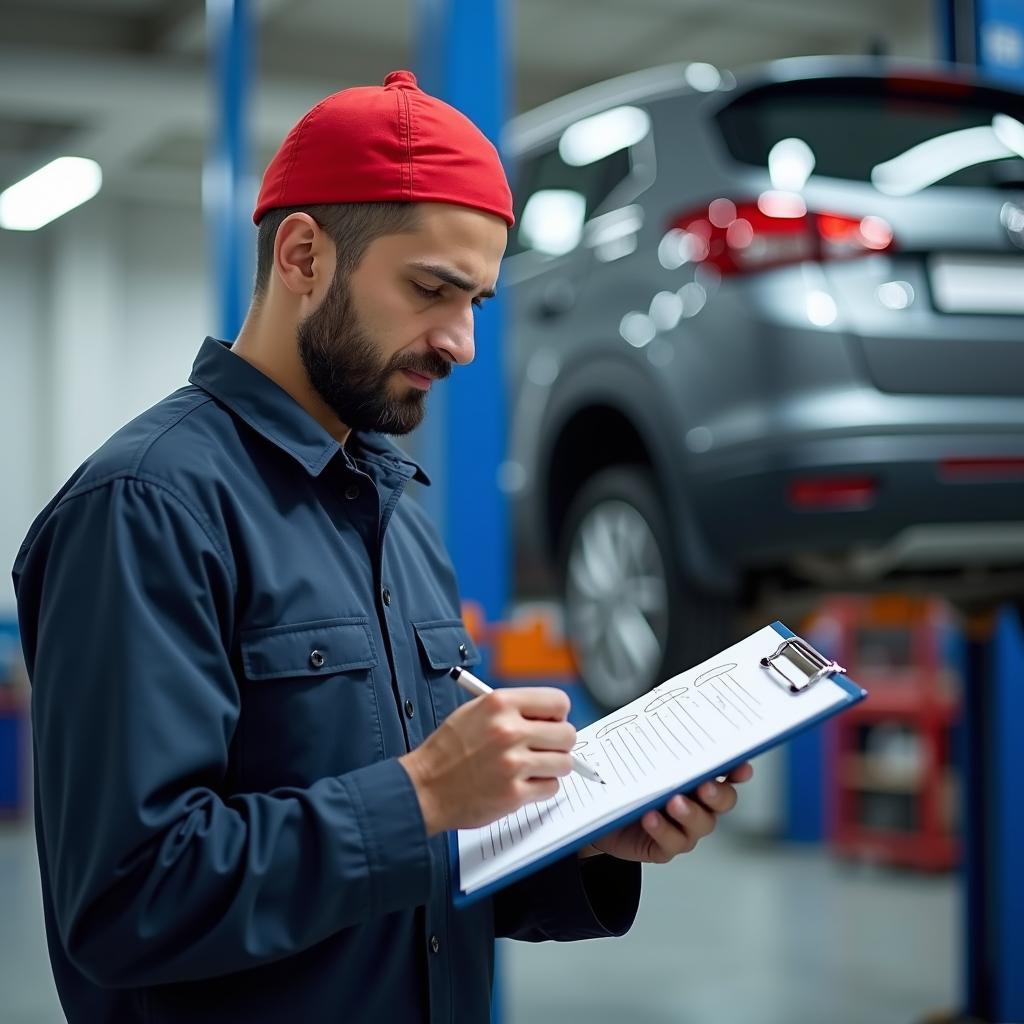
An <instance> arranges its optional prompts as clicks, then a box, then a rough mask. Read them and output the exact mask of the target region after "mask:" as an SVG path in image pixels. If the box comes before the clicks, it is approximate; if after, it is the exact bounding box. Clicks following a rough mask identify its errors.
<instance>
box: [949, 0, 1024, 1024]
mask: <svg viewBox="0 0 1024 1024" xmlns="http://www.w3.org/2000/svg"><path fill="white" fill-rule="evenodd" d="M938 11H939V16H940V27H941V29H942V34H943V42H944V45H945V55H946V58H947V59H948V60H950V61H953V62H956V63H960V64H975V65H977V66H978V67H979V68H980V69H981V70H982V71H983V72H984V73H985V74H986V76H987V77H990V78H993V79H998V80H1002V81H1004V82H1006V83H1007V84H1008V85H1010V86H1013V87H1015V88H1017V89H1024V0H940V3H939V7H938ZM1021 607H1024V605H1021ZM967 641H968V643H967V654H968V658H967V678H966V681H965V692H964V728H963V733H964V743H963V746H964V753H963V764H964V772H963V792H964V801H963V809H964V820H963V834H964V869H963V875H964V890H965V892H964V896H965V899H964V913H965V918H964V919H965V934H964V977H963V984H964V1012H965V1014H966V1017H967V1019H969V1020H978V1021H991V1022H1012V1021H1024V969H1022V964H1024V874H1022V872H1021V871H1020V863H1021V850H1022V849H1024V845H1022V844H1024V799H1021V796H1020V793H1019V791H1018V786H1017V785H1016V776H1017V775H1018V774H1019V766H1018V764H1017V761H1018V758H1019V756H1020V751H1021V749H1022V748H1024V632H1022V630H1021V622H1020V615H1019V613H1018V611H1017V609H1015V608H1013V607H1010V606H1006V607H1003V608H1001V609H999V611H998V613H995V614H979V615H977V616H975V617H974V618H973V619H972V621H971V622H970V623H969V628H968V636H967Z"/></svg>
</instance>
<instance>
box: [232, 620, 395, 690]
mask: <svg viewBox="0 0 1024 1024" xmlns="http://www.w3.org/2000/svg"><path fill="white" fill-rule="evenodd" d="M376 664H377V651H376V649H375V647H374V643H373V637H372V635H371V634H370V629H369V620H368V619H367V618H366V617H365V616H360V617H356V618H347V619H320V620H318V621H316V622H299V623H295V624H294V625H290V626H272V627H270V628H269V629H250V630H246V631H245V632H244V633H243V634H242V665H243V666H244V668H245V674H246V676H247V677H248V678H249V679H253V680H262V679H286V678H289V677H298V678H306V677H316V676H328V675H331V674H332V673H334V672H360V671H362V672H366V671H368V670H370V669H372V668H374V667H375V666H376Z"/></svg>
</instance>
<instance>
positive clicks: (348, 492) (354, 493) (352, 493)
mask: <svg viewBox="0 0 1024 1024" xmlns="http://www.w3.org/2000/svg"><path fill="white" fill-rule="evenodd" d="M345 497H346V498H348V500H349V501H352V500H353V499H355V498H358V497H359V488H358V487H357V486H356V485H355V484H349V485H348V487H346V488H345Z"/></svg>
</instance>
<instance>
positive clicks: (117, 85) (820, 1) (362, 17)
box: [0, 0, 937, 203]
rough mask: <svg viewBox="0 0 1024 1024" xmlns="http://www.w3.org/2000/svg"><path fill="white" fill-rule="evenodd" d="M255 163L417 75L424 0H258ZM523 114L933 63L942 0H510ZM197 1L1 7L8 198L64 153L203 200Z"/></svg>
mask: <svg viewBox="0 0 1024 1024" xmlns="http://www.w3.org/2000/svg"><path fill="white" fill-rule="evenodd" d="M250 4H251V7H252V12H253V18H254V20H256V21H257V22H258V25H259V44H258V49H259V53H258V61H257V64H258V70H257V73H256V76H255V79H256V91H255V94H254V103H253V128H252V130H253V150H254V156H253V161H254V165H255V166H254V170H255V171H256V172H257V173H262V170H263V167H264V166H265V164H266V161H267V160H268V159H269V157H270V155H271V154H272V153H273V151H274V148H275V147H276V146H277V144H278V143H279V142H280V140H281V138H282V137H283V135H284V133H285V132H286V131H287V130H288V128H289V127H290V126H291V124H292V123H293V122H294V121H295V120H296V119H297V118H298V117H299V115H301V114H302V113H303V112H304V111H305V110H306V109H307V108H308V107H309V106H311V105H312V104H313V103H314V102H315V101H316V100H318V99H320V98H321V97H322V96H324V95H326V94H327V93H330V92H333V91H335V90H337V89H341V88H344V87H345V86H348V85H356V84H369V83H379V82H380V81H381V80H382V79H383V77H384V75H385V74H387V72H388V71H391V70H393V69H395V68H399V67H412V68H415V61H416V58H415V38H414V28H413V19H414V16H415V11H416V0H373V2H372V3H363V2H359V3H354V2H353V3H343V2H340V0H250ZM509 9H510V11H511V22H512V24H511V40H512V55H513V61H514V65H515V71H516V78H515V82H514V88H513V89H512V91H511V96H512V101H511V102H512V104H513V108H514V109H513V111H512V112H513V113H514V112H517V111H522V110H528V109H530V108H532V107H535V106H537V105H538V104H540V103H543V102H544V101H546V100H548V99H551V98H553V97H555V96H559V95H563V94H564V93H567V92H571V91H572V90H574V89H578V88H580V87H582V86H585V85H589V84H590V83H592V82H596V81H600V80H602V79H604V78H611V77H613V76H615V75H618V74H623V73H625V72H628V71H634V70H637V69H639V68H644V67H650V66H652V65H656V64H665V63H669V62H672V61H685V60H699V61H707V62H709V63H712V64H717V65H719V66H721V67H728V68H732V69H736V68H739V67H742V66H744V65H748V64H752V63H756V62H759V61H764V60H771V59H774V58H778V57H789V56H798V55H801V54H813V53H865V52H872V51H880V52H887V53H891V54H894V55H899V56H909V57H931V56H934V55H935V54H936V51H937V43H936V39H935V26H934V24H933V21H934V3H933V0H899V2H898V3H893V2H892V0H857V3H850V2H849V0H510V3H509ZM205 48H206V37H205V4H204V3H203V2H202V0H0V189H2V188H5V187H6V186H7V185H9V184H11V183H12V182H13V181H16V180H17V179H18V178H20V177H22V176H23V175H24V174H26V173H28V172H29V171H32V170H34V169H35V168H37V167H39V166H41V165H42V164H44V163H46V162H47V161H48V160H50V159H52V158H53V157H54V156H58V155H62V154H68V155H75V156H89V157H93V158H94V159H97V160H99V161H100V163H101V164H102V166H103V170H104V180H105V188H107V189H109V190H111V191H112V192H113V193H114V194H120V195H123V196H126V197H133V198H138V199H145V200H147V201H155V200H164V201H169V202H177V203H198V201H199V195H200V172H201V167H202V160H203V155H204V152H205V148H206V139H207V137H208V134H209V132H210V130H211V124H212V120H211V117H210V109H211V103H210V94H209V90H210V82H209V79H208V76H207V73H206V50H205Z"/></svg>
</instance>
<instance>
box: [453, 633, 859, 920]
mask: <svg viewBox="0 0 1024 1024" xmlns="http://www.w3.org/2000/svg"><path fill="white" fill-rule="evenodd" d="M772 628H773V629H774V630H775V631H776V632H777V633H778V634H779V636H780V637H781V638H782V642H781V643H780V644H779V647H778V648H777V649H776V651H775V652H774V654H772V655H771V656H769V657H765V658H762V659H761V664H762V666H763V667H765V668H773V669H774V670H775V671H776V672H778V673H779V675H780V676H782V677H783V678H784V679H786V680H787V681H788V682H789V688H790V691H791V692H792V693H793V694H794V696H796V697H798V696H799V694H800V693H803V692H805V691H806V690H808V689H810V687H812V686H813V685H814V684H815V683H816V682H817V681H818V680H820V679H824V678H828V679H831V680H832V682H834V683H836V684H837V685H838V686H839V687H840V689H842V690H844V691H845V693H846V695H847V700H845V701H843V702H842V703H840V704H836V705H834V706H833V707H830V708H828V709H826V710H825V711H823V712H822V713H821V714H818V715H815V716H813V717H812V718H809V719H807V720H806V721H804V722H801V723H800V724H799V725H797V726H795V727H794V728H792V729H787V730H786V731H785V732H781V733H779V734H778V735H777V736H773V737H772V738H771V739H770V740H767V741H766V742H764V743H762V744H760V745H759V746H756V747H753V748H751V749H750V750H747V751H744V752H743V753H742V754H741V755H739V756H738V757H736V758H733V759H732V760H730V761H723V762H722V763H721V764H720V765H718V766H717V767H715V768H712V769H711V770H710V771H708V772H705V773H704V774H703V775H700V776H697V777H696V778H693V779H688V780H687V781H686V782H685V783H684V784H683V785H682V786H681V787H672V788H670V789H667V790H665V791H664V792H662V793H661V794H659V795H658V796H656V797H655V798H654V799H653V800H650V801H648V802H647V803H646V804H643V805H642V806H639V807H634V808H632V809H631V810H630V811H628V812H627V813H626V814H623V815H622V817H620V818H616V819H615V820H614V821H610V822H605V823H604V824H602V825H601V826H600V827H599V828H596V829H594V830H593V831H592V832H589V833H587V834H586V835H583V836H579V837H578V838H576V839H573V840H571V841H569V842H567V843H566V844H565V845H564V846H560V847H559V848H558V849H557V850H552V851H551V852H550V853H547V854H545V855H544V856H542V857H538V858H537V860H535V861H531V862H530V863H529V864H524V865H522V866H521V867H519V868H517V869H516V870H514V871H510V872H509V873H508V874H507V875H503V876H502V877H501V878H499V879H497V880H495V881H494V882H491V883H490V884H488V885H484V886H481V887H480V888H479V889H476V890H474V891H473V892H472V893H465V892H463V891H462V884H461V872H460V869H459V839H458V832H455V831H452V832H449V833H448V853H449V858H450V863H451V865H452V876H453V883H454V884H453V886H452V893H453V895H452V902H453V903H454V905H455V906H457V907H462V906H466V905H468V904H470V903H475V902H476V901H477V900H481V899H484V898H485V897H487V896H490V895H491V894H492V893H494V892H497V891H498V890H500V889H504V888H506V887H507V886H509V885H512V884H513V883H514V882H517V881H518V880H519V879H520V878H525V877H526V876H527V875H532V874H533V873H534V872H536V871H540V870H541V869H542V868H544V867H547V865H549V864H553V863H554V862H555V861H557V860H561V859H562V858H563V857H567V856H569V855H570V854H573V853H575V852H576V851H577V850H581V849H582V848H583V847H584V846H587V845H588V844H589V843H592V842H593V841H594V840H595V839H599V838H600V837H601V836H603V835H606V834H607V833H609V832H614V831H615V830H616V829H618V828H622V827H623V826H624V825H629V824H630V823H631V822H634V821H639V819H640V818H642V817H643V816H644V815H645V814H646V813H647V812H648V811H651V810H660V809H661V808H662V807H664V806H665V803H666V802H667V801H668V799H669V798H670V797H671V796H672V795H674V794H675V793H685V792H689V791H691V790H694V789H696V788H697V787H698V786H699V785H701V783H703V782H707V780H708V779H713V778H715V777H716V776H718V775H725V774H727V773H728V772H730V771H732V770H733V769H734V768H737V767H739V766H740V765H741V764H743V762H745V761H749V760H751V759H752V758H755V757H757V756H758V754H763V753H764V752H765V751H766V750H771V749H772V748H773V747H777V746H780V745H781V744H783V743H786V742H787V741H788V740H790V739H792V738H793V737H794V736H797V735H799V734H800V733H802V732H804V731H805V730H807V729H811V728H813V727H814V726H816V725H818V724H820V723H821V722H823V721H825V719H827V718H831V717H832V716H833V715H836V714H838V713H839V712H840V711H844V710H846V708H848V707H852V706H853V705H854V704H857V703H859V702H860V701H862V700H864V698H865V697H867V695H868V694H867V691H866V690H864V689H862V688H861V687H860V686H858V685H857V684H856V683H855V682H854V681H853V680H852V679H850V678H849V677H848V676H847V675H846V669H844V668H843V667H842V666H841V665H838V664H836V663H835V662H833V661H830V660H829V659H828V658H826V657H824V655H822V654H820V653H819V652H818V651H816V650H815V649H814V648H813V647H812V646H811V645H810V644H809V643H807V641H806V640H804V639H802V638H801V637H799V636H797V635H796V633H794V632H793V631H792V630H791V629H789V628H788V627H787V626H784V625H783V624H782V623H781V622H773V623H772ZM790 651H794V652H795V653H796V654H797V655H798V656H799V657H800V659H801V660H802V661H804V662H807V663H808V664H810V666H811V668H812V672H811V673H810V674H804V675H797V676H792V675H791V674H789V673H786V672H784V671H783V670H782V668H781V667H780V666H778V665H776V661H777V660H778V659H779V658H780V657H782V656H783V655H785V654H788V653H789V652H790ZM791 671H792V670H791Z"/></svg>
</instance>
